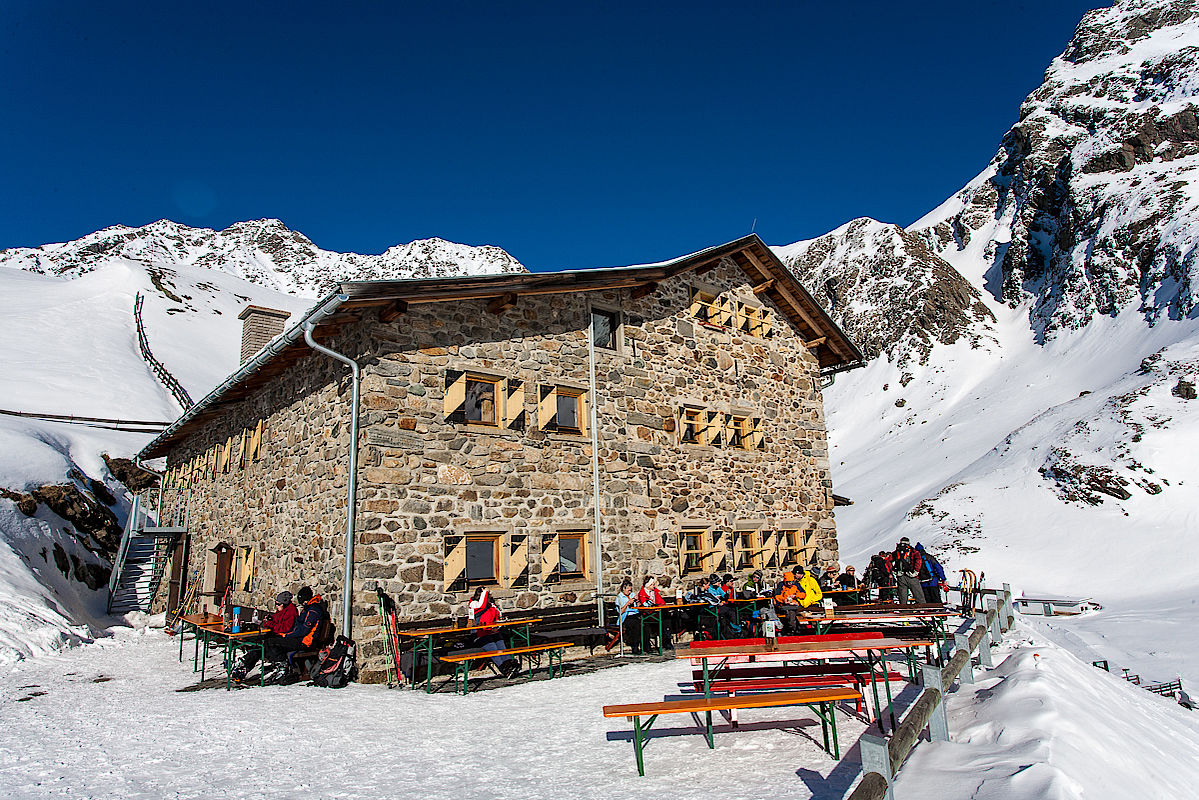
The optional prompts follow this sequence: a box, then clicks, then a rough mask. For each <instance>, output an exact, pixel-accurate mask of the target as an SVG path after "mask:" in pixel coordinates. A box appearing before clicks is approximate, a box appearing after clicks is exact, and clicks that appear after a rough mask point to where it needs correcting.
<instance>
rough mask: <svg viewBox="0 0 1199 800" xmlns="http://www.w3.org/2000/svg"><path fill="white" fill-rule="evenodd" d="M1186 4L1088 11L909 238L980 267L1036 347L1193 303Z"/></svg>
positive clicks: (1194, 221)
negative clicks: (971, 172) (951, 191)
mask: <svg viewBox="0 0 1199 800" xmlns="http://www.w3.org/2000/svg"><path fill="white" fill-rule="evenodd" d="M1197 109H1199V3H1196V2H1194V0H1187V2H1177V1H1173V2H1171V1H1170V0H1124V1H1123V2H1119V3H1117V4H1116V5H1115V6H1113V7H1111V8H1104V9H1099V10H1096V11H1091V12H1089V13H1088V14H1087V15H1086V16H1085V17H1084V18H1083V20H1082V22H1081V23H1080V24H1079V26H1078V29H1077V31H1076V32H1075V35H1074V37H1073V39H1072V40H1071V42H1070V44H1069V45H1068V46H1067V47H1066V50H1065V52H1063V53H1062V55H1061V56H1059V57H1058V58H1056V59H1055V60H1054V61H1053V63H1052V64H1051V65H1050V67H1049V69H1048V70H1047V71H1046V73H1045V80H1044V83H1043V84H1042V85H1041V86H1040V87H1039V88H1038V89H1037V90H1036V91H1034V92H1033V93H1032V94H1031V95H1029V97H1028V98H1027V99H1026V100H1025V102H1024V103H1023V105H1022V106H1021V109H1020V119H1019V121H1018V122H1017V123H1016V124H1015V125H1014V126H1013V127H1012V128H1011V130H1009V131H1008V132H1007V134H1006V135H1005V136H1004V137H1003V141H1002V145H1001V147H1000V149H999V152H998V153H997V154H996V155H995V157H994V159H993V160H992V161H991V164H990V165H989V166H988V167H987V169H986V170H984V172H983V173H982V174H980V175H979V176H978V177H977V178H976V179H975V180H973V181H971V183H970V184H969V185H968V186H966V187H965V188H964V189H962V190H961V191H960V192H958V193H957V194H956V195H955V196H954V197H953V198H951V199H950V200H949V201H947V202H946V203H945V204H943V205H942V206H941V207H940V208H939V209H937V210H936V211H934V212H932V213H931V214H929V215H928V216H926V217H925V218H924V219H923V220H921V221H920V222H918V223H916V224H915V225H913V226H912V227H911V228H909V230H910V231H911V232H912V233H914V234H917V235H919V236H921V237H922V238H924V239H925V240H926V241H927V242H928V243H929V245H930V246H931V247H932V248H933V249H934V250H935V251H937V252H939V253H946V252H949V251H957V252H960V253H966V254H968V255H974V256H975V257H977V258H980V259H982V260H983V261H984V265H985V266H986V267H987V268H988V269H987V271H986V288H987V290H988V291H990V292H991V293H992V294H993V295H994V296H995V298H996V299H998V300H1000V301H1002V302H1005V303H1007V304H1009V305H1011V306H1012V307H1016V306H1018V305H1020V304H1024V303H1028V304H1029V306H1030V311H1029V316H1030V323H1031V325H1032V327H1033V329H1034V330H1035V331H1036V332H1037V334H1038V336H1039V338H1040V339H1041V340H1042V341H1043V340H1044V339H1045V338H1047V337H1049V336H1051V335H1052V333H1053V332H1054V331H1055V330H1059V329H1070V328H1078V327H1081V326H1083V325H1086V324H1087V323H1088V322H1089V321H1090V320H1091V319H1093V318H1094V316H1095V315H1096V314H1103V315H1113V316H1114V315H1115V314H1117V313H1119V311H1121V310H1123V309H1124V308H1127V307H1128V306H1129V305H1131V304H1136V306H1137V308H1138V309H1139V310H1140V312H1141V313H1142V314H1143V315H1144V317H1145V319H1146V320H1148V321H1149V322H1150V323H1153V322H1155V321H1157V320H1158V319H1161V318H1163V317H1169V318H1175V319H1177V318H1182V317H1187V316H1192V315H1193V314H1195V313H1196V305H1197V302H1199V295H1197V294H1196V293H1197V291H1199V287H1197V286H1196V279H1197V277H1199V260H1197V259H1199V249H1197V248H1196V243H1199V213H1197V212H1199V201H1197V200H1196V198H1195V197H1194V193H1193V192H1189V191H1188V190H1187V185H1188V184H1193V183H1194V182H1196V181H1199V123H1197V121H1196V110H1197Z"/></svg>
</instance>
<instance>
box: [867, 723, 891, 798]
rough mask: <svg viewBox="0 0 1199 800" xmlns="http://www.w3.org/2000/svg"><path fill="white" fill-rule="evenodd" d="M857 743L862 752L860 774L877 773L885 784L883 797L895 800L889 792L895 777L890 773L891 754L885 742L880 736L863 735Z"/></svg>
mask: <svg viewBox="0 0 1199 800" xmlns="http://www.w3.org/2000/svg"><path fill="white" fill-rule="evenodd" d="M858 743H859V746H860V747H861V752H862V772H877V773H878V774H879V775H881V776H883V780H884V781H886V783H887V789H886V792H885V793H884V794H883V797H884V798H885V800H895V793H894V792H892V791H891V781H893V780H894V779H895V775H894V773H892V772H891V753H890V750H889V749H888V747H887V740H886V739H884V738H882V737H881V736H874V735H873V734H869V733H864V734H862V738H861V739H860V740H859V741H858Z"/></svg>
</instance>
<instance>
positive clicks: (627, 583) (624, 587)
mask: <svg viewBox="0 0 1199 800" xmlns="http://www.w3.org/2000/svg"><path fill="white" fill-rule="evenodd" d="M616 613H617V614H618V615H619V616H618V618H617V624H618V625H619V626H620V636H621V640H622V641H623V642H625V643H626V644H628V645H629V647H630V649H631V650H632V651H633V655H635V656H639V655H641V612H639V611H638V610H637V598H636V597H635V596H634V595H633V582H632V581H631V580H629V579H628V578H625V579H624V580H623V581H621V582H620V593H619V594H617V595H616Z"/></svg>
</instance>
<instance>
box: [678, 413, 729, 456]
mask: <svg viewBox="0 0 1199 800" xmlns="http://www.w3.org/2000/svg"><path fill="white" fill-rule="evenodd" d="M724 417H725V415H724V414H722V413H721V412H719V411H711V410H709V409H706V408H695V407H688V406H684V407H683V408H681V409H680V410H679V443H680V444H703V445H708V446H710V447H720V446H721V445H723V444H724V437H725V430H724V429H725V418H724Z"/></svg>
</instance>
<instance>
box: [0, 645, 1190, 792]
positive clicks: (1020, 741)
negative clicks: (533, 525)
mask: <svg viewBox="0 0 1199 800" xmlns="http://www.w3.org/2000/svg"><path fill="white" fill-rule="evenodd" d="M106 633H107V635H106V636H105V637H104V638H101V639H99V640H97V641H96V642H95V643H94V644H92V645H89V646H88V647H85V648H76V649H73V650H68V651H65V652H60V653H56V654H53V655H49V656H45V657H42V658H38V659H34V660H29V661H25V662H22V663H20V664H18V665H16V666H15V667H14V668H13V669H12V670H11V671H10V672H9V673H8V675H7V676H6V680H5V683H4V684H3V688H0V753H2V754H4V755H3V756H2V757H0V795H2V796H5V797H11V798H14V800H26V799H29V800H32V798H49V797H67V796H70V797H89V798H122V800H138V798H154V799H155V800H156V798H159V797H166V796H169V797H174V798H222V797H237V798H259V797H279V796H299V795H303V796H311V797H342V798H377V797H391V796H402V797H428V798H432V799H433V800H436V799H437V798H446V799H447V800H459V798H462V797H472V798H480V800H483V799H485V798H511V797H521V798H529V800H536V798H558V797H564V796H566V797H572V798H611V797H622V798H626V797H627V798H640V797H645V798H662V797H677V798H680V799H681V800H688V799H689V798H709V797H713V796H719V797H723V798H730V800H732V799H734V798H763V797H794V798H796V799H797V800H802V799H803V798H807V797H815V798H825V799H828V798H840V797H843V796H844V795H845V794H846V793H847V791H848V790H849V789H850V788H851V787H852V785H853V783H854V782H855V781H856V780H857V779H858V777H859V775H860V772H861V762H860V756H859V754H858V748H857V746H856V744H855V742H856V740H857V739H858V737H859V736H860V735H861V733H862V732H863V731H864V729H865V726H864V724H863V722H862V721H861V720H859V719H856V718H852V717H851V716H850V714H849V713H847V711H846V710H845V709H842V710H840V711H838V723H839V728H840V731H841V743H842V753H843V754H844V759H843V761H842V762H840V763H837V764H834V762H833V761H832V759H830V758H829V757H828V756H827V755H825V754H824V753H823V751H822V750H821V749H820V746H819V737H820V726H819V723H818V721H817V720H816V719H815V717H814V716H813V715H812V713H811V712H809V711H806V710H803V709H763V710H754V711H747V712H742V714H741V728H740V729H739V730H736V731H730V730H729V729H728V728H727V725H725V724H724V723H723V722H722V721H721V720H719V719H718V720H717V726H716V748H715V750H709V749H708V747H707V744H706V742H705V740H704V737H703V735H702V728H700V727H698V726H697V720H695V719H693V718H690V717H686V718H684V717H676V718H669V717H663V718H660V719H659V721H658V723H657V725H656V726H655V728H654V730H653V732H652V733H651V737H652V738H651V740H650V742H649V744H648V746H647V747H646V751H645V763H646V776H645V777H639V776H638V775H637V771H636V766H635V763H634V759H633V752H632V745H631V742H630V739H629V737H630V735H631V725H630V723H629V722H628V721H626V720H624V719H607V718H604V717H603V716H602V715H601V708H602V706H604V705H608V704H613V703H622V702H645V701H653V700H659V699H662V698H664V697H670V696H678V694H679V692H678V683H679V682H680V681H685V680H687V679H688V677H689V675H690V670H691V666H690V664H688V663H687V662H685V661H670V662H665V663H656V664H654V663H648V664H646V663H642V664H630V665H627V666H622V667H617V668H611V669H605V670H601V671H599V672H594V673H590V674H583V675H571V676H567V677H563V678H558V679H555V680H552V681H549V680H541V681H535V682H532V683H525V684H518V685H512V686H503V687H500V688H496V689H491V690H487V691H481V692H475V693H472V694H471V695H468V696H466V697H461V696H457V695H452V694H449V693H441V694H434V695H426V694H425V693H423V692H421V691H412V690H405V689H388V688H386V687H383V686H379V685H370V686H367V685H360V684H355V685H351V686H349V687H348V688H346V689H342V690H325V689H317V688H313V687H307V686H304V685H302V684H298V685H294V686H289V687H266V688H259V687H252V688H249V689H245V690H238V691H233V692H225V691H224V690H223V688H216V689H204V690H200V691H180V690H181V689H184V688H185V687H187V686H189V685H192V684H193V682H194V681H195V676H194V675H193V673H192V672H191V664H190V663H189V662H190V651H191V641H190V640H188V642H187V645H188V646H187V648H186V654H187V656H186V660H185V661H184V662H183V663H180V662H179V660H178V655H179V650H178V644H177V640H175V639H172V638H170V637H168V636H166V635H165V634H164V633H163V632H162V630H161V629H158V628H148V627H144V626H142V627H134V628H128V627H124V628H114V629H112V630H111V631H108V632H106ZM996 658H997V666H996V667H995V668H994V669H991V670H979V671H978V682H977V683H976V684H975V685H974V686H973V687H961V688H959V689H958V690H956V691H955V692H953V693H952V694H951V695H950V697H949V701H948V712H949V719H950V732H951V739H952V741H951V742H948V743H930V742H926V743H923V744H920V745H919V746H918V747H917V748H916V749H915V751H913V754H912V756H911V758H910V759H909V761H908V763H907V764H906V765H905V766H904V767H903V769H902V771H901V772H900V776H899V780H898V782H897V785H896V798H897V799H898V800H904V799H905V798H920V797H943V798H946V799H947V800H953V798H958V797H961V798H971V797H974V798H1004V800H1008V799H1009V798H1014V799H1016V800H1019V799H1020V798H1030V799H1031V798H1047V797H1048V798H1076V797H1078V798H1081V797H1086V798H1088V800H1102V798H1109V797H1110V798H1119V797H1128V796H1136V797H1146V798H1157V797H1163V798H1164V797H1172V798H1173V797H1185V796H1189V795H1188V793H1187V788H1188V787H1189V786H1193V785H1195V784H1196V782H1199V757H1197V756H1199V736H1197V734H1199V718H1197V717H1196V716H1195V715H1194V714H1192V713H1190V712H1187V711H1184V710H1182V709H1181V708H1180V707H1178V706H1177V705H1176V704H1174V703H1173V701H1170V700H1168V699H1165V698H1161V697H1158V696H1156V695H1152V694H1149V693H1148V692H1145V691H1144V690H1143V689H1140V688H1137V687H1134V686H1132V685H1130V684H1126V683H1125V682H1123V681H1121V680H1119V679H1118V678H1116V677H1114V676H1112V675H1109V674H1107V673H1104V672H1101V671H1100V670H1097V669H1095V668H1094V667H1091V666H1090V665H1089V664H1086V663H1084V662H1081V661H1079V660H1078V659H1076V658H1075V657H1074V656H1072V655H1071V654H1070V653H1069V652H1068V651H1067V650H1065V649H1063V648H1060V647H1058V646H1056V645H1054V644H1052V643H1051V642H1048V641H1046V640H1045V639H1044V638H1043V637H1042V636H1041V635H1040V634H1038V633H1037V632H1036V631H1034V630H1032V629H1031V628H1028V627H1026V626H1023V625H1021V626H1018V627H1017V628H1016V629H1014V630H1013V631H1012V632H1010V633H1009V634H1008V637H1007V640H1006V641H1005V642H1004V643H1003V644H1001V645H1000V646H998V647H997V648H996ZM212 663H213V664H214V665H215V663H216V659H215V657H214V658H213V662H212ZM217 670H218V672H219V668H217ZM896 689H897V691H898V690H899V687H896ZM915 695H916V690H915V689H914V688H911V687H908V688H906V689H904V690H903V691H902V693H901V694H900V698H901V707H902V702H910V701H911V700H912V699H913V698H914V697H915ZM80 709H85V710H86V713H82V714H81V713H80ZM33 743H36V744H33Z"/></svg>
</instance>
